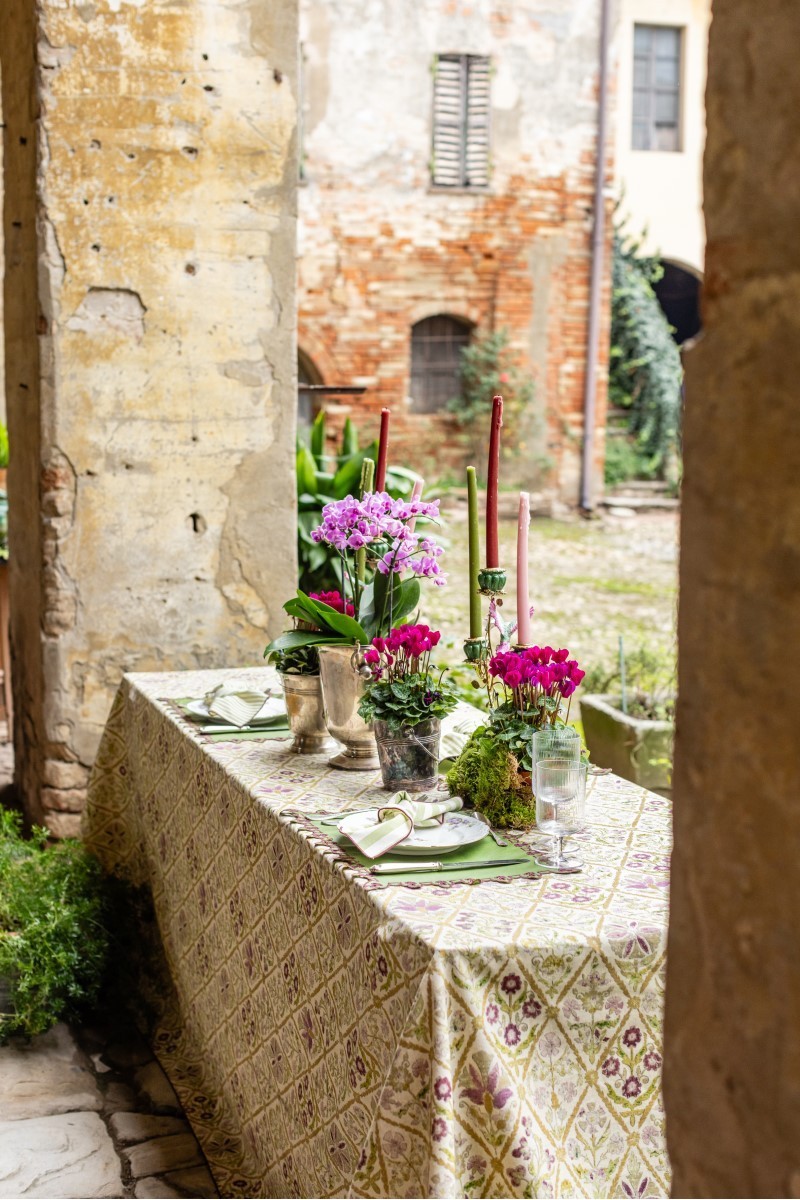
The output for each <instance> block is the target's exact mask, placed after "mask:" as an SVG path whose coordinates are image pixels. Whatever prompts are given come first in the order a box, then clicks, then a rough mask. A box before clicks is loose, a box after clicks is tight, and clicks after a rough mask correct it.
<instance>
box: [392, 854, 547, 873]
mask: <svg viewBox="0 0 800 1200" xmlns="http://www.w3.org/2000/svg"><path fill="white" fill-rule="evenodd" d="M527 861H528V859H527V858H487V859H485V860H484V861H483V862H457V863H446V862H408V860H406V861H405V862H387V863H376V864H375V866H374V867H370V871H372V873H373V874H374V875H378V874H380V875H390V874H391V873H392V872H396V871H409V872H411V871H414V872H416V871H482V870H483V868H484V867H512V866H517V865H518V864H519V863H526V862H527ZM531 865H534V864H531Z"/></svg>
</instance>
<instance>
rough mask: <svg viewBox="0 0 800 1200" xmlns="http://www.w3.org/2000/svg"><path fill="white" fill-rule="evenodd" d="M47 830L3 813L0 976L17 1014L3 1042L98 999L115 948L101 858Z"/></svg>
mask: <svg viewBox="0 0 800 1200" xmlns="http://www.w3.org/2000/svg"><path fill="white" fill-rule="evenodd" d="M47 836H48V834H47V830H46V829H34V830H33V835H32V838H31V840H30V841H26V840H25V839H24V838H23V836H22V821H21V818H20V817H19V815H18V814H16V813H11V812H8V811H5V810H0V978H2V979H4V980H6V981H7V983H8V986H9V990H10V996H11V1005H10V1007H11V1011H10V1012H7V1013H0V1040H5V1039H6V1038H7V1037H8V1036H9V1035H10V1034H12V1033H23V1034H26V1035H27V1036H32V1035H33V1034H36V1033H42V1032H43V1031H44V1030H46V1029H49V1028H50V1026H51V1025H54V1024H55V1023H56V1021H59V1020H61V1019H63V1018H67V1019H71V1018H74V1017H76V1016H77V1015H78V1013H79V1010H80V1009H81V1008H82V1007H83V1006H84V1005H87V1004H91V1003H92V1002H94V1001H95V1000H96V999H97V996H98V993H99V990H100V986H101V983H102V980H103V973H104V969H105V966H106V960H107V956H108V952H109V942H110V938H109V931H108V927H109V921H108V915H109V910H108V896H107V893H106V889H105V883H104V879H103V875H102V872H101V868H100V865H99V863H98V862H97V861H96V860H95V859H94V858H92V856H91V855H90V854H88V852H87V851H86V850H85V849H84V848H83V846H81V844H80V843H79V842H75V841H64V842H61V843H59V845H57V846H54V847H52V848H48V847H47V845H46V842H47Z"/></svg>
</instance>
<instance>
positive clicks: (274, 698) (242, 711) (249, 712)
mask: <svg viewBox="0 0 800 1200" xmlns="http://www.w3.org/2000/svg"><path fill="white" fill-rule="evenodd" d="M169 703H171V705H172V707H173V709H174V711H176V712H177V714H178V715H179V716H180V717H181V718H182V719H183V720H185V721H187V722H189V723H190V724H191V726H192V728H193V730H194V731H195V732H196V733H198V734H199V735H201V737H202V738H203V740H211V741H220V740H224V741H240V740H241V741H252V740H260V739H264V738H270V737H280V738H286V737H288V736H289V718H288V716H287V712H286V703H285V701H284V698H283V695H282V693H281V692H280V691H279V690H278V689H277V688H275V689H272V688H269V689H265V690H258V689H253V688H246V687H244V686H242V685H237V683H236V682H235V681H229V682H227V683H224V684H219V685H218V686H217V687H215V688H212V689H211V691H209V692H207V693H206V694H205V695H204V696H201V697H195V698H192V697H186V698H182V699H178V700H173V701H171V702H169Z"/></svg>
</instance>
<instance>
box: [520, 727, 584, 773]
mask: <svg viewBox="0 0 800 1200" xmlns="http://www.w3.org/2000/svg"><path fill="white" fill-rule="evenodd" d="M581 745H582V743H581V735H580V734H579V733H578V731H577V729H573V727H572V726H571V725H556V726H555V727H553V726H551V727H550V728H549V729H537V730H536V732H535V733H534V735H533V750H532V753H531V761H532V763H533V769H534V771H535V769H536V764H537V762H539V760H540V759H542V758H569V759H572V760H573V761H575V762H580V759H581Z"/></svg>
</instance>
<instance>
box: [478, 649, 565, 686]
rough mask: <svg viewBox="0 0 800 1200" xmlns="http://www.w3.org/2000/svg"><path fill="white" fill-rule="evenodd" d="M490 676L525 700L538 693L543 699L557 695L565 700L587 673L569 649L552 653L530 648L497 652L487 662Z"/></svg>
mask: <svg viewBox="0 0 800 1200" xmlns="http://www.w3.org/2000/svg"><path fill="white" fill-rule="evenodd" d="M489 674H490V675H492V676H493V677H494V678H495V679H500V680H501V681H502V682H503V683H504V684H505V686H506V687H507V688H510V689H511V691H512V692H515V693H518V692H520V690H521V691H522V692H524V693H525V695H526V697H527V696H528V694H529V693H530V696H531V698H532V697H533V694H534V693H536V692H539V693H540V694H544V695H546V696H554V695H556V694H557V693H558V694H560V695H561V696H563V697H564V699H567V698H568V697H569V696H571V695H572V693H573V692H574V691H575V689H576V688H577V686H578V684H579V683H580V682H581V680H582V679H583V677H584V675H585V674H586V672H585V671H582V670H581V669H580V667H579V666H578V663H577V661H576V660H575V659H574V658H573V659H571V658H570V657H569V650H566V649H562V650H553V648H552V646H544V647H540V646H530V647H528V649H526V650H509V649H508V648H503V649H501V650H499V651H498V652H497V653H496V654H495V655H494V656H493V657H492V659H491V660H490V662H489Z"/></svg>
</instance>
